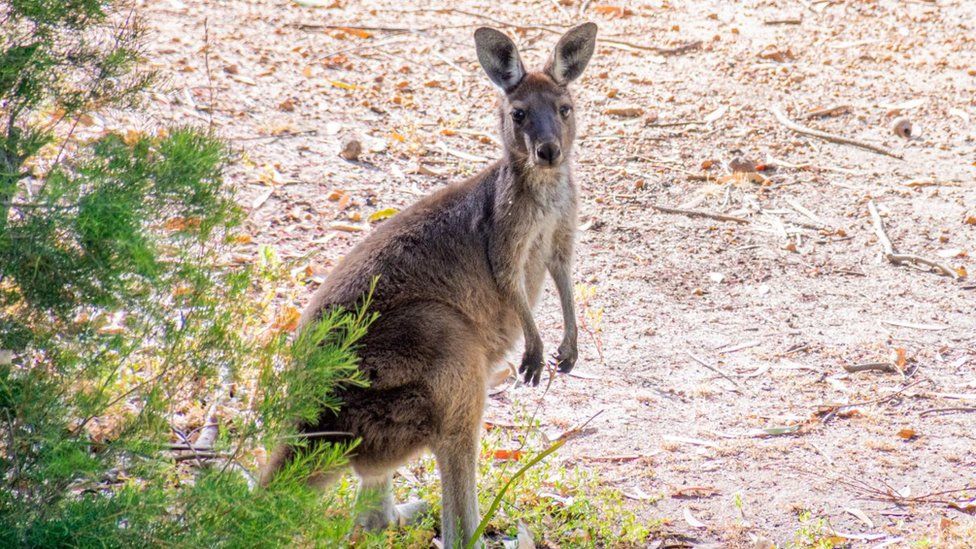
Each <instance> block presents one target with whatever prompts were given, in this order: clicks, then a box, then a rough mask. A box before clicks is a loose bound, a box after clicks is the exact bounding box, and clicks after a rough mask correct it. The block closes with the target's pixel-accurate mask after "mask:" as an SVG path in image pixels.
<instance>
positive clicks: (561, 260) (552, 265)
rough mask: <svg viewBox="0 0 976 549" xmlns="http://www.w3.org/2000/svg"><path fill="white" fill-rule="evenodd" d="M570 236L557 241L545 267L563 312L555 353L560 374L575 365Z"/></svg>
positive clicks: (574, 306) (574, 314)
mask: <svg viewBox="0 0 976 549" xmlns="http://www.w3.org/2000/svg"><path fill="white" fill-rule="evenodd" d="M571 239H572V236H567V237H564V239H563V241H562V242H559V241H557V243H556V244H557V247H556V250H555V252H554V253H553V256H552V258H550V260H549V262H548V264H547V267H548V269H549V275H550V276H552V280H553V282H555V283H556V291H557V292H559V305H560V307H561V308H562V311H563V340H562V343H560V344H559V349H558V350H557V352H556V363H557V364H558V367H559V371H560V372H564V373H565V372H569V371H570V370H572V369H573V366H575V365H576V358H577V349H576V335H577V327H576V303H575V298H574V296H573V279H572V268H573V242H572V240H571Z"/></svg>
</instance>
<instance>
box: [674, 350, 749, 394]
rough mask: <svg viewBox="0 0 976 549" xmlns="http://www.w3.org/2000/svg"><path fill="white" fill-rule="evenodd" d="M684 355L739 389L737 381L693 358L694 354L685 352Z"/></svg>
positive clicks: (695, 357)
mask: <svg viewBox="0 0 976 549" xmlns="http://www.w3.org/2000/svg"><path fill="white" fill-rule="evenodd" d="M685 354H686V355H688V357H689V358H691V359H692V360H694V361H695V362H697V363H698V364H701V365H702V366H704V367H706V368H708V369H709V370H711V371H713V372H715V373H716V374H718V375H720V376H722V377H723V378H724V379H726V380H728V381H731V382H732V385H735V386H736V387H741V385H739V382H738V381H736V380H734V379H732V378H731V377H729V376H728V375H727V374H726V373H725V372H723V371H722V370H719V369H718V368H716V367H715V366H712V365H711V364H709V363H707V362H705V361H704V360H702V359H700V358H698V357H697V356H695V355H694V354H692V353H691V351H685Z"/></svg>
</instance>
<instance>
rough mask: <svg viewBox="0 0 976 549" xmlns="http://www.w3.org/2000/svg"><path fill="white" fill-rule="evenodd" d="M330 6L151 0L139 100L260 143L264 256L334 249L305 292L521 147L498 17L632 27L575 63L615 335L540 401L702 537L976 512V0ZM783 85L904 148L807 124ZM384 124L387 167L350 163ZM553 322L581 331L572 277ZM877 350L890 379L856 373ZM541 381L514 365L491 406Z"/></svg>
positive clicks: (544, 30)
mask: <svg viewBox="0 0 976 549" xmlns="http://www.w3.org/2000/svg"><path fill="white" fill-rule="evenodd" d="M309 3H310V4H312V3H315V4H322V5H321V6H319V7H307V6H301V5H299V4H295V3H291V2H286V1H270V0H264V1H252V2H227V1H222V2H216V1H214V2H206V1H190V0H182V1H181V0H153V1H151V2H150V1H144V2H142V3H141V4H140V8H139V9H140V10H141V12H142V13H143V15H144V16H145V19H146V22H147V24H148V26H149V29H148V30H149V35H150V47H149V50H148V52H147V56H148V58H149V59H150V60H151V62H152V63H154V64H156V65H157V66H158V68H159V69H160V70H161V71H162V72H163V73H164V74H166V75H168V77H169V82H168V86H167V88H166V89H161V90H160V91H159V92H158V93H156V94H154V97H153V102H152V106H151V108H152V112H153V117H152V119H151V120H142V121H134V122H133V123H136V124H141V125H142V126H143V127H142V128H141V129H147V130H151V129H152V128H154V127H156V126H157V125H166V124H172V123H180V124H186V123H191V124H206V123H210V122H211V120H212V123H213V125H214V127H215V129H216V131H217V132H218V133H219V135H221V136H223V137H225V138H227V139H228V140H229V141H230V142H232V143H233V145H234V146H235V147H236V148H237V149H239V150H241V151H242V153H243V156H242V159H241V160H240V161H239V162H238V163H237V164H236V165H235V167H234V168H233V170H232V173H231V174H230V177H231V179H232V181H233V182H234V183H235V185H236V186H237V187H238V188H239V189H240V195H241V203H242V204H243V205H244V206H245V207H246V208H248V209H249V210H251V213H250V217H249V226H250V230H251V232H252V234H253V238H254V245H253V246H254V249H255V250H256V249H257V246H258V245H259V244H266V245H272V246H274V247H276V248H277V249H278V251H279V253H280V254H281V255H282V256H283V257H285V258H288V259H293V260H297V261H298V262H299V265H305V264H307V265H309V269H308V286H306V287H301V288H296V289H295V291H294V294H293V295H291V296H284V297H285V298H287V299H292V300H293V303H294V305H295V306H299V307H300V306H301V305H302V304H303V303H304V302H305V300H307V298H308V297H309V295H310V293H311V291H312V289H313V288H314V286H315V285H316V284H317V283H318V282H320V281H321V279H322V277H323V276H325V275H326V274H327V273H328V270H329V268H330V266H331V265H333V264H334V262H335V261H336V260H337V259H338V258H340V257H341V256H342V255H343V254H344V253H345V252H346V251H348V250H349V248H350V247H351V246H352V245H353V244H354V243H355V242H357V241H358V240H360V239H361V238H363V236H364V234H366V233H367V232H368V231H369V230H370V227H371V226H375V225H376V224H377V223H380V222H381V221H372V222H371V221H369V218H370V216H371V215H372V214H374V213H375V212H378V211H382V210H384V209H387V208H403V207H405V206H407V205H408V204H410V203H411V202H412V201H414V200H416V198H417V197H418V196H419V195H422V194H424V193H427V192H429V191H431V190H434V189H437V188H439V187H441V186H443V185H446V184H448V183H449V182H451V181H453V180H458V179H460V178H462V177H464V176H465V175H468V174H471V173H474V172H476V171H477V170H479V169H481V168H482V167H484V166H485V165H486V163H487V161H488V159H491V158H495V157H497V156H498V154H499V146H498V143H497V141H496V140H495V139H494V137H493V136H494V125H495V115H494V110H493V105H494V93H495V92H494V90H493V89H492V87H491V86H490V84H489V82H488V80H487V78H485V77H484V75H483V73H482V72H481V70H480V68H479V66H478V64H477V61H476V58H475V53H474V47H473V40H472V37H471V36H472V31H473V30H474V28H476V27H478V26H482V25H490V26H495V27H500V28H503V29H504V30H505V31H506V32H508V33H510V34H511V35H512V36H514V37H515V38H516V41H517V42H518V44H519V45H520V48H522V51H523V58H524V59H525V60H526V62H527V64H528V65H530V66H538V65H541V63H542V61H543V60H544V58H545V57H546V56H547V55H548V53H549V51H550V48H551V47H552V45H553V44H554V43H555V40H556V38H557V33H558V32H560V31H562V30H564V29H565V28H568V26H569V25H571V24H573V23H575V22H579V21H583V20H592V21H595V22H597V23H598V24H599V25H600V36H601V37H602V38H603V39H604V41H603V42H602V43H601V44H600V45H599V47H598V49H597V53H596V55H595V57H594V59H593V61H592V63H591V64H590V67H589V68H588V69H587V71H586V74H585V75H584V77H583V78H582V79H581V80H580V81H579V82H578V83H577V84H576V85H575V95H576V97H577V102H578V106H577V111H578V113H579V114H578V116H579V118H580V119H581V120H582V124H583V129H582V132H581V135H580V137H579V141H578V152H577V162H576V164H577V172H576V173H577V179H578V181H579V184H580V187H581V191H582V210H581V220H580V222H581V228H580V234H579V247H578V262H577V268H576V272H577V281H578V283H579V291H580V294H581V296H582V297H583V298H584V299H583V301H584V304H585V306H584V307H583V308H582V310H581V311H580V317H581V319H582V321H583V323H584V324H585V326H586V334H585V335H584V336H583V337H582V340H581V349H580V351H581V362H580V365H579V366H578V367H577V370H576V371H575V372H574V374H576V375H573V376H561V377H559V378H558V379H556V380H555V382H554V383H553V384H552V386H551V388H550V390H549V391H548V393H547V394H546V395H545V397H544V398H543V399H542V400H541V408H540V411H539V415H538V418H539V420H540V421H541V422H542V425H543V428H544V429H549V430H556V431H557V432H558V430H559V429H564V428H566V427H568V426H571V425H573V424H575V423H577V422H579V421H582V420H585V419H586V418H588V417H590V416H591V415H593V414H594V413H596V412H598V411H601V410H602V411H603V412H602V414H600V415H599V416H598V417H597V418H596V419H595V420H594V421H593V423H591V425H590V426H591V427H592V428H593V429H592V430H589V431H587V434H586V435H585V436H582V437H580V438H578V439H575V440H574V441H572V442H571V443H570V444H569V445H567V446H566V447H565V448H564V449H563V450H561V452H560V459H562V460H565V461H567V462H570V463H578V464H584V465H586V466H588V467H592V468H596V469H598V470H599V472H600V475H601V478H602V479H603V481H605V482H606V483H607V484H609V485H613V486H616V487H618V488H620V489H621V490H622V491H623V492H624V493H626V494H627V495H628V498H629V501H630V502H631V503H632V505H633V506H634V508H635V509H638V510H639V511H640V512H641V513H642V514H644V515H645V516H647V517H648V518H662V517H663V518H665V519H667V521H668V524H667V526H666V527H665V528H666V530H668V531H669V532H672V533H681V534H683V535H686V536H688V539H690V540H694V541H697V542H699V543H713V544H719V545H721V546H734V545H750V546H751V544H752V541H750V540H751V539H752V536H753V535H761V536H765V537H767V538H769V539H772V540H776V541H777V542H779V543H782V542H786V541H789V540H791V539H792V537H793V535H794V532H795V530H796V529H797V527H798V522H797V513H798V511H799V510H803V509H806V510H809V511H810V512H811V513H812V514H813V515H814V516H822V517H826V518H828V519H829V521H830V524H831V525H832V527H833V528H834V529H836V530H837V531H839V532H843V533H845V534H846V535H847V537H848V539H850V540H852V541H851V543H852V544H853V545H855V546H875V545H879V544H884V543H886V542H892V544H893V545H901V544H907V543H908V541H909V540H913V539H919V538H921V537H922V536H924V535H929V534H931V533H932V532H934V531H936V529H937V528H938V527H939V524H940V521H941V520H942V519H943V518H947V519H949V520H951V521H954V522H965V521H971V520H972V518H971V516H969V515H967V514H966V513H965V512H962V511H959V510H956V509H953V508H952V507H951V506H949V505H948V504H947V502H948V501H956V500H963V499H965V498H972V497H974V496H976V493H974V488H973V487H974V484H976V481H974V477H976V474H974V471H976V429H974V426H976V413H972V412H973V409H972V407H974V406H976V311H974V303H976V285H974V283H973V282H972V278H973V276H976V261H974V259H973V257H976V178H974V174H976V129H974V126H973V120H974V119H976V3H973V2H971V1H969V0H937V1H905V2H902V1H893V0H887V1H886V0H877V1H855V0H850V1H838V0H834V1H823V0H821V1H813V0H808V1H807V0H798V1H786V0H762V1H759V0H747V1H744V2H720V1H717V0H700V1H689V2H668V1H667V0H653V1H650V2H635V1H625V0H619V1H614V2H612V3H608V2H603V1H598V0H594V1H593V2H590V1H585V0H539V1H536V2H526V1H521V2H514V3H512V4H511V5H509V6H505V7H502V6H501V5H500V3H495V2H491V3H489V2H479V3H476V2H472V1H468V2H459V3H456V4H451V3H448V2H444V3H443V5H442V7H443V8H444V9H440V10H437V9H432V7H431V5H430V4H429V3H427V2H414V1H403V0H399V1H396V2H394V1H375V2H372V1H371V2H362V3H357V2H354V1H352V0H336V1H335V2H334V3H333V2H332V1H331V0H329V1H325V2H318V1H316V2H312V1H311V0H309ZM448 6H450V8H448ZM434 7H435V8H436V7H437V6H434ZM516 25H518V26H516ZM343 27H350V28H343ZM352 27H354V28H352ZM207 42H209V48H205V44H206V43H207ZM669 48H675V49H674V50H672V51H667V50H668V49H669ZM775 107H778V108H780V109H782V111H783V112H784V113H785V114H786V116H788V117H789V118H790V119H792V120H795V121H797V122H799V123H801V124H804V125H806V126H809V127H813V128H816V129H820V130H823V131H827V132H831V133H834V134H839V135H843V136H847V137H851V138H855V139H858V140H862V141H865V142H868V143H871V144H875V145H878V146H881V147H884V148H886V149H887V150H889V151H891V152H892V154H894V155H898V156H901V157H903V158H902V159H898V158H895V157H892V156H887V155H884V154H878V153H876V152H872V151H869V150H865V149H862V148H858V147H856V146H852V145H845V144H836V143H832V142H828V141H825V140H823V139H819V138H815V137H810V136H806V135H800V134H798V133H795V132H793V131H791V130H790V129H788V128H787V127H785V126H784V125H783V124H781V123H780V122H779V121H778V120H777V118H776V117H775V116H774V114H773V113H772V109H773V108H775ZM834 107H839V108H837V109H834V110H832V111H830V112H828V113H826V114H822V115H817V114H816V111H818V110H822V109H832V108H834ZM901 116H904V117H907V118H908V120H910V122H911V124H912V131H911V135H910V137H908V138H903V137H899V136H897V135H895V133H894V132H893V131H892V123H893V121H894V120H895V119H896V118H897V117H901ZM352 138H355V139H358V140H359V141H360V142H361V143H362V145H363V153H362V155H361V158H360V161H358V162H349V161H345V160H343V159H341V158H340V157H339V154H338V153H339V151H340V150H341V149H342V146H343V143H344V142H346V141H347V140H349V139H352ZM750 165H758V168H759V174H758V175H756V174H753V173H749V172H748V171H746V172H738V173H737V174H736V175H731V174H732V173H733V169H739V170H741V169H746V170H748V169H749V168H750ZM743 166H744V168H743ZM872 202H873V203H874V204H876V206H877V210H878V211H879V213H880V217H881V219H882V220H883V223H884V226H885V230H886V231H887V235H888V236H889V237H890V239H891V242H892V243H893V246H894V248H895V249H896V250H897V251H898V252H900V253H906V254H917V255H919V256H922V257H925V258H928V259H931V260H933V261H937V262H939V263H942V264H944V265H945V266H946V267H947V268H948V269H949V271H950V272H949V273H946V274H949V275H951V276H945V274H943V275H940V274H936V273H933V272H930V271H928V270H926V269H919V268H915V267H913V266H911V265H903V266H899V265H895V264H893V263H891V262H889V261H886V260H885V258H884V256H883V254H882V245H881V243H879V240H878V237H877V235H876V231H875V227H874V224H873V221H872V217H871V215H870V213H869V204H870V203H872ZM655 205H657V206H665V207H672V208H681V209H685V210H695V211H700V212H710V213H713V214H725V215H729V216H734V217H736V218H740V219H741V220H743V222H736V221H734V220H733V221H723V220H718V219H712V218H707V217H705V218H703V217H689V216H687V215H682V214H672V213H666V212H663V211H659V210H655V209H654V208H653V206H655ZM381 215H382V214H381ZM967 270H968V271H969V274H970V276H969V277H968V278H965V277H960V276H959V275H963V274H965V271H967ZM538 318H539V322H540V325H541V328H542V329H543V332H544V340H545V341H546V343H547V345H548V346H549V348H550V349H554V348H555V345H556V344H557V343H558V341H559V337H560V330H561V326H560V321H559V315H558V306H557V302H556V299H555V298H554V295H553V292H552V291H551V289H550V291H547V294H546V296H545V299H544V303H543V305H542V308H541V311H540V312H539V313H538ZM863 363H884V364H885V365H887V366H886V367H889V368H890V371H887V372H885V371H864V372H856V373H852V372H848V371H846V370H845V367H851V366H854V365H859V364H863ZM718 372H721V375H720V374H719V373H718ZM541 395H542V390H541V388H540V389H530V388H527V387H523V386H515V387H510V388H508V389H507V390H505V391H502V392H500V393H499V394H497V395H495V396H494V397H493V398H492V402H491V404H490V407H489V410H488V412H487V416H488V418H489V419H491V420H492V421H495V422H496V423H504V422H506V421H512V419H513V418H512V416H513V413H514V412H513V409H514V408H515V406H513V404H518V403H521V405H522V406H525V407H534V406H536V403H537V402H539V397H540V396H541ZM943 408H955V409H954V410H948V411H933V410H937V409H943ZM967 486H968V487H969V491H968V492H961V493H950V494H944V495H940V496H930V494H932V493H935V492H942V491H946V490H954V489H961V488H965V487H967ZM872 490H877V492H872ZM647 495H651V496H655V498H654V499H653V500H651V499H650V498H649V497H648V496H647ZM658 496H660V499H659V500H658V499H657V497H658ZM872 496H876V497H874V498H873V499H872ZM737 498H738V499H741V506H739V505H736V503H735V502H736V500H737ZM934 500H938V501H934ZM943 500H944V501H943ZM963 507H965V506H963ZM740 508H741V510H740ZM970 509H971V508H970ZM970 512H972V511H971V510H970ZM942 524H948V523H944V522H943V523H942ZM899 538H901V539H902V540H903V541H901V542H899V541H897V540H898V539H899Z"/></svg>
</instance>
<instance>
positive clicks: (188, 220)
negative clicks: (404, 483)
mask: <svg viewBox="0 0 976 549" xmlns="http://www.w3.org/2000/svg"><path fill="white" fill-rule="evenodd" d="M199 226H200V218H199V217H171V218H169V219H167V220H166V222H165V223H163V228H164V229H166V230H168V231H185V230H187V229H195V228H197V227H199Z"/></svg>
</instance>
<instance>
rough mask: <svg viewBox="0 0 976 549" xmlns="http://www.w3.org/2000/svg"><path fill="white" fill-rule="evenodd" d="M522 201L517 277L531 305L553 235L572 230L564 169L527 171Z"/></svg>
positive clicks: (572, 201)
mask: <svg viewBox="0 0 976 549" xmlns="http://www.w3.org/2000/svg"><path fill="white" fill-rule="evenodd" d="M524 188H525V189H526V190H528V191H530V192H531V193H532V195H533V196H532V197H531V198H529V197H523V200H522V202H523V204H524V205H525V206H526V208H527V210H526V212H525V213H527V214H528V215H525V216H524V217H523V220H524V221H523V223H522V227H520V231H521V233H522V234H523V235H525V237H526V238H525V243H526V244H525V249H524V254H525V255H524V258H523V261H522V262H521V268H522V273H521V277H522V280H524V284H525V290H526V296H527V297H528V298H529V301H530V303H532V304H534V303H535V302H536V301H537V299H538V297H539V293H540V290H541V288H542V285H543V282H544V280H545V276H546V270H547V266H548V264H549V263H550V261H551V259H552V257H553V254H554V253H555V250H554V242H555V235H556V234H557V233H558V232H560V231H567V230H570V231H572V230H574V228H575V226H576V219H575V218H576V190H575V188H574V184H573V181H572V178H571V175H570V173H569V171H568V168H564V169H560V170H530V171H528V173H527V174H526V176H525V187H524Z"/></svg>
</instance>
